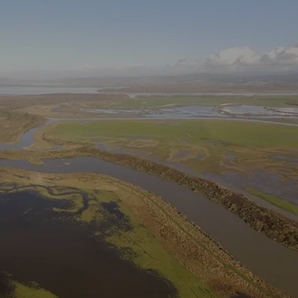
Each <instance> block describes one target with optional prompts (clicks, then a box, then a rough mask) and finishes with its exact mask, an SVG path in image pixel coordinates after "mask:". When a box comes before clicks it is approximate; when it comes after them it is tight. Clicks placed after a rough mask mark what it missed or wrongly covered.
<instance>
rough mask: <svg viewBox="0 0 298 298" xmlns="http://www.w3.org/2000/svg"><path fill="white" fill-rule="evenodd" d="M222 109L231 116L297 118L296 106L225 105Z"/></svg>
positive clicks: (297, 110)
mask: <svg viewBox="0 0 298 298" xmlns="http://www.w3.org/2000/svg"><path fill="white" fill-rule="evenodd" d="M222 111H223V112H224V113H226V114H227V115H233V116H243V117H245V116H246V117H248V116H258V117H262V118H298V108H294V107H291V108H271V107H260V106H253V105H230V106H229V105H226V106H224V107H223V108H222Z"/></svg>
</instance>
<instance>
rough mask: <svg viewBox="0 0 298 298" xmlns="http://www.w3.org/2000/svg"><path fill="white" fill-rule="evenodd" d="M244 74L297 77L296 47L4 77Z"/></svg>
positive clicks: (243, 49) (237, 50) (239, 49)
mask: <svg viewBox="0 0 298 298" xmlns="http://www.w3.org/2000/svg"><path fill="white" fill-rule="evenodd" d="M245 71H249V72H250V73H260V72H262V73H264V72H265V73H271V72H272V73H273V72H275V73H276V72H282V71H295V72H297V74H298V45H296V46H290V47H277V48H275V49H273V50H271V51H268V52H266V53H256V52H255V51H254V50H253V49H251V48H249V47H247V46H243V47H231V48H227V49H224V50H221V51H219V53H218V54H215V55H211V56H209V57H207V58H205V59H201V60H197V61H193V62H192V61H189V60H188V59H187V58H182V59H179V60H178V61H177V62H175V63H173V64H171V65H169V64H167V65H161V66H151V67H148V66H142V65H113V66H106V67H100V66H88V65H82V66H80V67H77V68H74V69H72V70H60V71H59V70H56V71H31V72H30V71H25V72H21V73H14V74H13V73H12V74H11V75H9V76H8V77H29V78H30V77H32V78H33V77H34V78H41V77H44V78H50V77H55V78H57V77H88V76H90V77H96V76H156V75H184V74H195V73H202V72H207V73H208V72H209V73H220V74H224V73H228V72H245Z"/></svg>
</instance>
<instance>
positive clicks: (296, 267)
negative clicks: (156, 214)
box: [0, 120, 298, 298]
mask: <svg viewBox="0 0 298 298" xmlns="http://www.w3.org/2000/svg"><path fill="white" fill-rule="evenodd" d="M50 121H54V120H50ZM36 129H37V128H34V129H31V130H29V131H27V132H26V133H24V134H23V135H22V137H21V141H20V142H19V143H18V144H13V145H12V144H10V145H5V144H0V150H5V149H18V150H21V149H23V148H25V147H28V146H30V145H31V144H32V143H33V142H34V137H33V134H34V132H35V130H36ZM0 166H4V167H14V168H18V169H23V170H29V171H37V172H46V173H84V172H92V173H102V174H105V175H109V176H111V177H114V178H117V179H120V180H123V181H126V182H129V183H132V184H134V185H137V186H139V187H141V188H143V189H145V190H147V191H150V192H153V193H155V194H157V195H159V196H160V197H161V198H162V199H163V200H164V201H166V202H169V203H170V204H172V205H173V206H175V207H176V208H177V209H178V210H179V211H180V212H181V213H183V214H184V215H185V216H186V217H187V218H188V219H189V220H191V221H193V222H194V223H196V224H197V225H198V226H200V227H201V228H202V230H203V231H204V232H206V233H207V234H209V235H210V236H211V237H212V238H213V239H214V240H215V241H217V242H218V243H219V244H221V245H222V246H223V248H224V249H225V250H227V251H228V252H229V253H230V254H231V255H233V256H234V257H235V258H236V259H238V260H239V261H240V262H241V264H243V265H244V266H245V267H247V268H248V269H249V270H251V271H252V272H253V273H255V274H256V275H258V276H259V277H261V278H263V279H264V280H266V281H267V282H269V283H271V284H272V285H273V286H275V287H277V288H278V289H280V290H281V291H283V292H285V293H286V294H289V295H291V296H293V297H297V298H298V283H297V277H298V253H297V252H296V251H292V250H289V249H287V248H286V247H284V246H282V245H280V244H278V243H277V242H275V241H273V240H271V239H269V238H268V237H266V236H265V235H263V234H261V233H258V232H256V231H255V230H253V229H252V228H250V227H249V226H248V225H247V224H245V223H244V222H243V221H242V220H241V219H240V218H239V217H238V216H236V215H235V214H233V213H231V212H229V211H228V210H226V209H225V208H223V207H221V206H220V205H217V204H215V203H213V202H211V201H209V200H208V199H207V198H205V197H203V196H201V195H199V194H196V193H194V192H192V191H191V190H190V189H187V188H184V187H182V186H179V185H178V184H176V183H173V182H168V181H165V180H163V179H162V178H160V177H157V176H153V175H148V174H146V173H144V172H139V171H136V170H133V169H131V168H129V167H125V166H121V165H117V164H113V163H109V162H106V161H103V160H100V159H98V158H93V157H76V158H69V159H45V160H44V165H42V166H37V165H33V164H31V163H29V162H27V161H25V160H0Z"/></svg>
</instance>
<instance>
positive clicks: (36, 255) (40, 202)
mask: <svg viewBox="0 0 298 298" xmlns="http://www.w3.org/2000/svg"><path fill="white" fill-rule="evenodd" d="M1 186H3V185H1ZM4 187H6V186H5V185H4ZM13 189H14V190H15V187H14V188H13ZM78 192H79V194H80V195H81V196H82V197H83V200H84V202H85V203H84V206H83V207H82V208H81V209H80V210H79V211H78V212H77V213H75V214H72V215H70V213H68V212H67V211H68V210H69V209H70V208H71V207H72V205H71V204H70V201H69V200H67V199H63V198H62V199H59V200H57V199H52V200H51V199H49V198H45V197H43V196H42V195H40V194H38V192H34V191H25V190H22V189H20V190H19V191H18V192H16V193H7V192H4V193H2V194H0V233H1V237H0V251H1V254H0V271H5V272H9V273H10V274H11V275H12V277H13V279H15V280H16V281H18V282H19V283H22V284H26V285H30V284H32V282H34V283H37V284H38V285H39V286H40V287H42V288H44V289H47V290H48V291H50V292H51V293H53V294H55V295H56V296H57V297H59V298H82V297H110V298H117V297H119V298H122V297H135V298H139V297H148V298H152V297H160V298H164V297H175V293H176V289H175V287H174V286H173V285H172V284H171V283H170V282H169V281H167V280H165V279H163V278H161V277H160V276H158V274H157V273H155V272H154V271H148V270H142V269H140V268H138V267H136V265H134V264H133V263H132V262H130V261H125V260H124V259H123V258H122V257H121V255H122V252H121V251H119V249H118V248H117V247H115V246H113V245H111V244H110V243H108V242H106V240H105V237H107V236H108V233H109V232H108V231H109V230H110V227H112V226H113V227H117V228H118V229H123V230H125V231H129V230H131V229H132V228H133V227H132V226H131V223H130V221H129V218H127V217H126V216H125V215H124V214H123V213H121V211H120V210H119V208H118V206H117V203H116V202H112V203H102V208H103V210H106V212H104V213H103V215H104V216H105V217H104V219H103V220H102V221H101V222H94V223H93V222H91V223H89V224H87V223H85V224H84V225H82V224H81V223H80V222H78V221H77V220H76V219H75V217H74V215H76V216H80V214H82V212H84V210H85V209H87V208H88V204H89V199H88V196H87V195H86V194H84V193H83V192H80V191H79V190H76V189H72V188H70V189H67V188H65V189H64V190H63V192H61V193H60V196H66V197H67V196H68V197H71V196H72V195H73V194H78ZM114 214H116V215H117V217H116V218H117V221H115V218H114ZM94 230H100V231H102V234H101V235H100V236H96V235H95V234H94ZM4 290H5V289H4ZM4 290H3V291H4ZM6 290H7V289H6ZM12 292H13V291H12Z"/></svg>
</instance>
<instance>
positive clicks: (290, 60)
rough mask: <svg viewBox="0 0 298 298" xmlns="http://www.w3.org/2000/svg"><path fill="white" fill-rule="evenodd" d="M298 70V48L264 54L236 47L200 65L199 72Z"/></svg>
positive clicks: (275, 50) (279, 49)
mask: <svg viewBox="0 0 298 298" xmlns="http://www.w3.org/2000/svg"><path fill="white" fill-rule="evenodd" d="M277 66H278V67H280V68H279V70H298V46H291V47H278V48H276V49H273V50H271V51H268V52H266V53H263V54H257V53H255V52H254V51H253V50H252V49H251V48H249V47H234V48H228V49H225V50H222V51H220V52H219V53H218V54H217V55H212V56H210V57H208V58H206V59H204V60H203V61H199V63H198V71H199V70H204V71H208V70H210V71H216V70H220V69H221V70H222V69H225V70H231V71H232V70H234V71H235V70H241V71H245V70H250V71H251V70H255V71H258V70H262V71H271V70H273V69H274V70H276V69H277Z"/></svg>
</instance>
